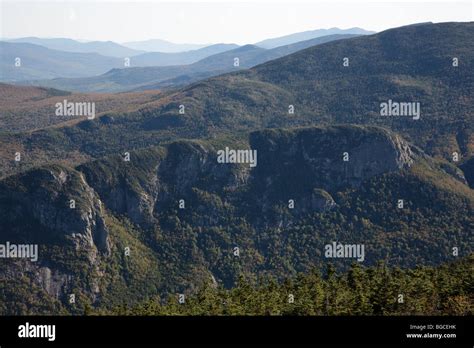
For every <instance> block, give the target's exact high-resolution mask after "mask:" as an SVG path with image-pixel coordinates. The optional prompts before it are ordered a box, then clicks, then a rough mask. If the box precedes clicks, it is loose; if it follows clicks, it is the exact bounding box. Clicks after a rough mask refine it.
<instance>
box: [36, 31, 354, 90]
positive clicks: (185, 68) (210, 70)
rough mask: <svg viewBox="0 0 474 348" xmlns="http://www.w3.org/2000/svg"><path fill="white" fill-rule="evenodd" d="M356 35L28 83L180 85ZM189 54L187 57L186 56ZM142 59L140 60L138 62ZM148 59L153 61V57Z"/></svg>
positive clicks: (119, 86)
mask: <svg viewBox="0 0 474 348" xmlns="http://www.w3.org/2000/svg"><path fill="white" fill-rule="evenodd" d="M354 36H355V35H328V36H323V37H320V38H316V39H311V40H307V41H303V42H298V43H295V44H291V45H287V46H281V47H277V48H274V49H269V50H267V49H264V48H261V47H258V46H255V45H245V46H242V47H238V48H235V49H232V50H225V51H223V52H221V53H218V54H214V55H210V56H208V57H206V58H203V59H201V60H200V61H198V62H195V63H193V64H189V65H176V66H164V67H159V66H154V67H132V68H126V69H113V70H110V71H108V72H107V73H105V74H103V75H100V76H92V77H85V78H74V79H71V78H57V79H54V80H42V81H29V82H28V84H31V85H34V86H44V87H50V88H57V89H62V90H68V91H76V92H122V91H130V90H149V89H164V88H176V87H179V86H182V85H185V84H188V83H191V82H195V81H198V80H201V79H203V78H207V77H211V76H215V75H219V74H223V73H226V72H231V71H236V70H240V69H244V68H250V67H253V66H255V65H258V64H261V63H264V62H267V61H269V60H272V59H276V58H279V57H283V56H285V55H287V54H291V53H293V52H296V51H299V50H302V49H304V48H308V47H311V46H315V45H319V44H323V43H326V42H330V41H334V40H341V39H347V38H350V37H354ZM217 46H218V47H213V46H210V48H213V49H216V48H218V49H221V50H222V49H223V48H228V47H229V46H219V45H217ZM199 51H201V52H204V51H205V53H209V51H210V50H207V48H203V49H200V50H196V51H189V52H183V53H168V54H157V53H147V54H144V55H140V56H137V57H134V58H132V59H131V64H132V66H133V65H136V64H137V65H143V64H145V62H146V61H143V60H141V58H142V57H144V56H147V57H148V58H149V59H150V60H151V59H157V60H158V59H160V57H163V55H175V56H180V57H181V58H180V59H190V58H191V55H193V54H194V52H196V53H198V52H199ZM186 57H187V58H186ZM235 58H238V66H235V64H234V63H235V61H234V59H235ZM137 61H138V62H141V64H140V63H137ZM148 63H151V61H149V62H148Z"/></svg>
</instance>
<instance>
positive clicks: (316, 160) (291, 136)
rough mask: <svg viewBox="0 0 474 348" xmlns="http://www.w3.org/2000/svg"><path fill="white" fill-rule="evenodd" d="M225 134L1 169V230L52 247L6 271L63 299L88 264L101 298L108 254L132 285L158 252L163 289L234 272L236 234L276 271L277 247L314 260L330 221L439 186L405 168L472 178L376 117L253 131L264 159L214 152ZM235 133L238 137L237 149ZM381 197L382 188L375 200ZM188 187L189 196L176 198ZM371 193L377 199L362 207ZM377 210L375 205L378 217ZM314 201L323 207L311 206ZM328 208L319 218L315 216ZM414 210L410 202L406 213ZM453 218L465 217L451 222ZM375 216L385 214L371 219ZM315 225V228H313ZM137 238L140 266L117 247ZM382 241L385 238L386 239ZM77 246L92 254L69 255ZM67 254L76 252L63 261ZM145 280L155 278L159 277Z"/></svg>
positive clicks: (261, 263)
mask: <svg viewBox="0 0 474 348" xmlns="http://www.w3.org/2000/svg"><path fill="white" fill-rule="evenodd" d="M226 144H227V145H220V144H219V143H212V145H211V143H210V142H204V141H201V142H194V141H180V142H175V143H171V144H167V145H164V146H161V147H155V148H149V149H145V150H140V151H136V152H132V153H131V157H130V161H129V162H126V161H124V159H123V158H122V157H121V156H112V157H108V158H104V159H102V160H98V161H94V162H90V163H87V164H84V165H81V166H79V167H77V168H76V169H70V168H65V167H62V166H57V165H56V166H49V167H44V168H39V169H35V170H31V171H29V172H26V173H24V174H21V175H16V176H12V177H9V178H7V179H4V180H3V181H1V182H0V207H1V209H0V242H3V241H12V242H29V243H38V244H39V245H40V246H42V247H43V249H44V250H43V251H44V252H43V253H42V254H41V255H40V257H39V261H38V263H37V264H31V263H28V264H27V265H25V262H24V261H22V262H13V263H11V264H10V266H8V267H6V268H4V269H3V270H1V271H0V278H5V279H13V278H14V277H15V274H18V273H22V272H23V274H25V275H27V277H31V279H34V281H33V284H36V286H38V287H41V288H42V289H43V290H44V291H46V292H47V293H48V294H49V295H50V296H52V297H54V298H56V299H61V300H62V301H63V300H64V296H65V294H67V293H68V292H69V291H71V289H73V288H77V287H78V284H77V283H76V280H77V278H79V277H82V278H84V277H85V278H87V281H86V282H84V283H82V285H81V286H82V287H84V286H85V287H86V288H85V290H84V291H85V293H86V294H87V296H89V297H90V298H91V299H93V300H94V301H95V300H98V299H100V298H101V296H102V295H103V292H104V287H102V288H101V285H100V284H101V279H102V278H103V276H104V269H106V268H107V266H108V265H111V264H113V265H114V266H113V267H116V268H117V269H118V270H117V272H118V273H115V277H116V279H115V280H114V281H116V280H117V279H119V280H120V279H123V282H122V283H121V284H122V286H123V284H127V286H132V285H133V284H132V282H131V281H129V278H130V277H133V276H132V275H131V274H132V273H133V274H140V273H141V272H143V273H145V272H147V271H148V270H149V269H150V267H151V266H150V265H153V264H154V265H159V266H158V268H159V269H160V270H161V269H163V272H167V273H166V274H168V275H169V276H168V277H165V278H166V279H165V280H164V284H165V285H164V286H165V287H166V288H167V289H170V288H171V289H176V287H178V286H181V287H185V286H187V285H189V281H190V280H191V279H193V280H196V277H201V276H202V277H207V278H209V277H210V276H211V275H212V276H214V277H215V278H216V279H217V280H218V281H220V282H223V283H224V284H231V283H232V281H233V279H234V276H235V274H234V273H235V267H236V264H235V261H234V260H233V258H232V257H229V256H228V255H229V253H230V250H232V248H234V247H235V245H239V246H240V247H242V249H243V250H245V253H244V254H243V255H245V257H244V258H243V259H242V261H240V262H241V263H240V264H239V266H238V267H239V269H242V270H247V271H248V272H259V271H260V270H261V269H264V270H265V271H269V272H278V270H277V269H274V268H272V267H274V265H275V263H278V262H281V260H280V259H279V257H280V256H278V257H277V256H274V255H273V254H272V253H276V254H278V255H280V254H282V255H283V254H285V253H290V254H289V255H287V256H288V260H292V261H291V262H289V261H288V262H289V263H288V262H286V261H285V262H286V263H285V265H286V266H285V267H288V269H287V271H294V270H295V269H300V268H298V267H300V266H299V265H305V266H304V267H309V266H310V265H312V264H314V263H315V262H316V261H315V257H316V256H315V255H317V250H319V249H320V245H319V244H320V243H326V242H329V241H330V240H333V239H334V238H335V236H334V234H335V233H336V231H338V233H339V235H338V236H339V237H341V238H342V237H343V236H346V237H345V238H356V237H355V236H357V235H358V233H359V234H361V235H363V236H364V238H366V236H367V235H370V233H373V234H374V235H375V234H376V233H379V232H380V231H384V229H385V228H393V227H392V225H391V224H392V215H390V214H393V210H392V209H393V202H396V199H397V198H399V197H404V198H405V199H406V201H407V204H413V205H414V206H415V205H416V204H415V203H413V202H411V201H415V200H417V199H419V197H425V196H426V195H425V192H431V191H430V190H432V188H433V184H431V183H429V184H427V185H425V184H424V182H423V181H419V180H420V179H419V178H418V177H416V176H412V177H410V178H409V179H406V178H404V177H403V175H405V174H408V173H411V172H412V171H413V170H414V169H413V167H416V166H417V165H419V164H420V163H424V165H425V167H426V168H428V169H429V170H431V171H432V173H431V174H430V175H431V176H433V175H442V176H443V178H444V179H443V180H445V179H446V180H448V181H449V182H450V185H451V186H452V187H455V186H456V185H462V187H463V190H464V189H465V190H468V189H469V188H468V187H467V185H466V184H465V179H464V177H463V176H462V173H459V172H455V173H454V172H451V171H450V170H448V169H450V168H451V167H452V166H451V165H449V164H447V163H444V164H443V165H438V164H436V163H437V162H436V161H435V160H433V159H431V158H429V157H428V156H426V155H425V154H424V153H423V152H422V151H420V150H419V149H417V148H416V147H413V146H412V145H410V144H409V143H408V142H406V141H405V140H404V139H403V138H402V137H400V136H399V135H397V134H394V133H392V132H390V131H387V130H385V129H382V128H377V127H362V126H334V127H311V128H299V129H290V130H264V131H258V132H254V133H252V134H251V135H250V139H249V144H247V145H245V146H244V147H246V148H247V147H249V148H250V149H252V150H256V151H257V158H258V160H257V166H256V167H250V166H249V165H248V164H245V163H241V164H231V163H219V162H218V161H217V157H218V155H217V152H218V151H219V150H222V149H223V148H224V147H225V146H229V147H231V148H232V145H229V144H228V143H226ZM241 146H242V144H240V145H235V146H234V147H236V148H235V150H239V149H242V148H241ZM221 147H222V148H221ZM438 169H439V170H438ZM460 176H461V177H460ZM382 177H386V178H385V179H381V180H385V181H383V182H384V184H383V185H382V186H381V187H385V186H386V187H387V189H386V191H383V189H380V192H383V194H379V193H377V194H374V196H371V194H372V191H374V190H375V189H374V187H371V186H370V185H371V183H372V182H373V181H374V180H377V178H382ZM422 180H425V179H422ZM399 182H400V183H399ZM454 182H456V183H454ZM420 185H425V189H424V190H425V191H420V192H417V193H416V194H415V193H412V191H414V190H415V189H417V188H418V186H420ZM376 189H377V190H379V188H378V186H376ZM384 189H385V188H384ZM358 190H359V191H360V192H359V191H358ZM375 191H376V190H375ZM410 194H413V195H414V196H413V197H411V198H410ZM352 195H355V196H354V197H356V198H352ZM358 195H359V196H360V198H359V196H358ZM388 195H390V197H388ZM450 195H451V194H445V196H444V197H451V196H450ZM385 196H387V197H385ZM341 197H342V198H341ZM385 198H387V199H388V201H387V202H385V201H383V202H378V200H381V199H385ZM181 199H184V200H185V209H179V207H178V204H179V201H180V200H181ZM352 199H354V200H353V201H351V200H352ZM463 199H464V198H463ZM71 200H74V202H75V207H73V208H72V207H71V206H70V204H71ZM362 200H365V201H364V202H363V203H360V202H362ZM410 200H411V201H410ZM431 200H432V198H431V196H429V195H428V196H426V197H425V198H420V201H419V202H418V203H417V204H419V205H420V206H419V207H417V209H422V211H423V212H424V213H423V214H429V213H430V211H429V210H426V204H429V203H430V201H431ZM467 201H468V200H467V199H464V200H463V201H460V202H463V203H462V204H467V203H466V202H467ZM410 202H411V203H410ZM358 204H362V205H360V206H359V205H358ZM369 205H370V206H371V208H370V209H371V210H369V211H368V212H365V213H361V212H363V211H364V209H366V207H368V206H369ZM353 206H354V207H353ZM355 206H357V207H355ZM446 206H448V205H446ZM352 209H353V210H352ZM430 209H437V208H436V207H433V208H430ZM443 209H444V208H443ZM466 209H467V208H466ZM373 211H376V212H377V215H376V218H374V217H372V218H373V221H372V222H371V221H370V214H371V213H373ZM417 211H418V212H419V211H420V210H417ZM441 213H442V212H441ZM318 214H319V215H318ZM324 214H326V215H324ZM359 214H366V215H365V217H364V218H363V219H362V220H363V221H364V222H363V224H362V225H361V224H359V223H358V222H357V221H359V220H358V218H357V217H356V218H357V220H355V221H352V219H353V218H354V216H356V215H359ZM417 214H419V213H417ZM437 214H439V212H438V213H437ZM449 214H451V215H452V214H453V212H450V213H449ZM315 215H317V218H316V220H311V219H312V218H314V216H315ZM324 216H326V217H324ZM338 216H339V218H338ZM380 216H382V217H383V218H380ZM322 218H324V219H326V220H324V224H323V225H318V223H319V221H320V219H322ZM419 218H420V215H416V216H412V217H411V218H410V219H407V220H406V221H408V222H409V221H417V219H419ZM308 219H309V220H308ZM384 219H386V221H385V220H384ZM426 219H427V220H426V221H428V222H427V223H428V224H429V223H431V222H430V221H432V220H431V219H430V218H429V217H428V218H426ZM462 219H463V217H462V216H458V217H456V220H455V222H453V229H454V230H453V232H451V234H453V233H454V234H455V233H458V231H460V230H462V226H464V225H465V223H466V222H462V221H461V220H462ZM124 220H126V221H127V222H124ZM307 221H310V222H309V223H308V222H307ZM348 221H349V222H348ZM387 221H389V222H387ZM443 221H444V220H443ZM456 221H458V222H456ZM129 222H130V223H129ZM427 223H425V225H426V224H427ZM456 223H459V224H460V225H459V226H458V227H456V226H454V224H456ZM298 224H303V225H302V227H301V229H299V230H298V231H299V232H298V233H293V236H291V233H290V232H287V231H289V230H290V229H291V228H292V227H293V226H297V225H298ZM304 224H307V225H304ZM376 224H380V226H381V227H374V228H372V227H371V226H375V225H376ZM425 225H424V226H425ZM360 226H362V227H360ZM387 226H388V227H387ZM443 226H444V225H443ZM111 228H112V229H113V231H114V233H112V232H111ZM371 228H372V229H371ZM397 228H404V227H403V226H402V227H397ZM414 228H416V226H415V227H414ZM313 229H317V233H316V231H313ZM301 231H306V232H301ZM308 231H309V232H308ZM433 231H438V230H436V229H433ZM280 233H281V235H280ZM424 233H425V232H424ZM446 233H447V232H446ZM299 234H303V237H302V238H306V239H305V240H306V241H305V243H310V244H308V245H306V244H304V245H306V247H305V248H306V249H304V250H299V249H301V248H302V247H301V245H303V244H301V242H300V241H299V240H297V239H296V240H293V239H292V238H297V237H295V236H297V235H299ZM425 234H426V233H425ZM112 235H114V236H115V237H114V238H116V239H115V240H114V241H113V242H112V241H111V236H112ZM426 235H429V234H426ZM347 236H350V237H347ZM436 236H437V237H436V238H438V237H439V236H440V234H439V232H437V234H436ZM311 238H315V239H314V240H312V242H308V240H310V239H311ZM331 238H332V239H331ZM374 238H375V237H374ZM384 238H385V237H383V238H381V239H380V240H384ZM422 238H423V237H422ZM430 238H433V236H432V237H430ZM415 239H416V238H415ZM415 239H414V240H415ZM366 240H367V239H364V241H366ZM410 240H411V239H410ZM460 243H462V242H460ZM117 244H120V246H119V245H117ZM129 245H133V248H132V249H133V253H134V254H133V255H138V258H136V259H133V260H146V262H149V263H148V264H147V265H146V267H145V266H140V267H142V268H139V267H138V268H137V269H134V270H133V271H132V268H133V267H132V266H131V263H130V262H131V261H130V260H132V259H130V260H128V259H126V258H125V259H124V256H123V249H122V248H123V247H124V246H129ZM290 245H291V247H290ZM427 245H433V243H428V244H427ZM270 246H271V247H270ZM55 248H56V249H55ZM279 248H281V249H279ZM427 248H429V247H427ZM64 250H69V251H71V250H73V251H75V252H76V253H75V254H74V256H72V254H68V253H64V254H65V255H63V256H62V259H61V260H60V261H58V260H57V259H58V257H57V256H56V254H55V253H56V252H57V251H61V252H62V251H64ZM139 250H140V251H139ZM377 250H382V251H381V252H384V251H383V248H380V247H379V249H377ZM291 253H293V254H291ZM313 253H314V255H313ZM395 254H396V253H395ZM77 255H82V256H84V258H81V259H80V261H78V262H76V263H74V262H75V261H76V258H77V257H78V256H77ZM145 255H146V256H145ZM263 255H265V257H264V256H263ZM272 255H273V256H272ZM82 256H81V257H82ZM275 257H277V258H276V259H275ZM371 257H372V258H373V256H370V255H369V256H368V260H370V259H371ZM69 261H70V262H71V263H72V264H73V265H72V266H67V265H66V264H68V263H69ZM0 262H2V261H1V260H0ZM134 262H138V261H134ZM190 264H192V265H194V266H193V267H190V266H189V265H190ZM292 267H294V268H292ZM301 267H303V266H301ZM79 270H80V271H79ZM79 272H83V273H81V275H80V273H79ZM84 272H85V273H84ZM176 274H179V275H176ZM148 276H149V275H148V274H147V275H146V277H145V279H149V278H147V277H148ZM154 276H156V275H154ZM109 278H112V277H109ZM156 278H159V277H158V276H156ZM107 281H109V282H110V281H111V280H110V279H109V280H107ZM146 284H148V283H147V281H144V283H143V284H142V283H140V284H139V285H137V286H147V285H146ZM148 285H151V286H154V287H156V288H159V285H158V284H148ZM160 286H162V285H160ZM110 288H113V287H110V286H109V291H110ZM160 289H161V288H160ZM155 291H156V290H155Z"/></svg>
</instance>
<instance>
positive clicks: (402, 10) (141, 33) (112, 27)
mask: <svg viewBox="0 0 474 348" xmlns="http://www.w3.org/2000/svg"><path fill="white" fill-rule="evenodd" d="M0 11H1V12H0V16H1V24H0V26H1V27H0V37H4V38H17V37H24V36H37V37H68V38H73V39H86V40H112V41H117V42H125V41H135V40H146V39H151V38H159V39H164V40H169V41H172V42H176V43H218V42H228V43H230V42H234V43H237V44H245V43H254V42H257V41H260V40H263V39H266V38H270V37H276V36H282V35H286V34H290V33H294V32H299V31H305V30H312V29H319V28H331V27H339V28H351V27H362V28H364V29H368V30H375V31H380V30H383V29H386V28H391V27H397V26H401V25H405V24H411V23H419V22H427V21H432V22H447V21H472V20H473V17H474V14H473V3H472V1H470V0H469V1H460V2H457V1H433V0H432V1H416V2H414V1H393V0H392V1H383V0H382V1H381V0H378V1H337V0H330V1H317V0H308V1H299V2H298V1H275V0H273V1H269V0H252V1H235V0H234V1H223V0H221V1H207V2H203V1H189V0H188V1H173V2H169V1H168V2H166V1H130V0H129V1H90V0H82V1H51V0H50V1H31V0H30V1H22V0H0Z"/></svg>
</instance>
